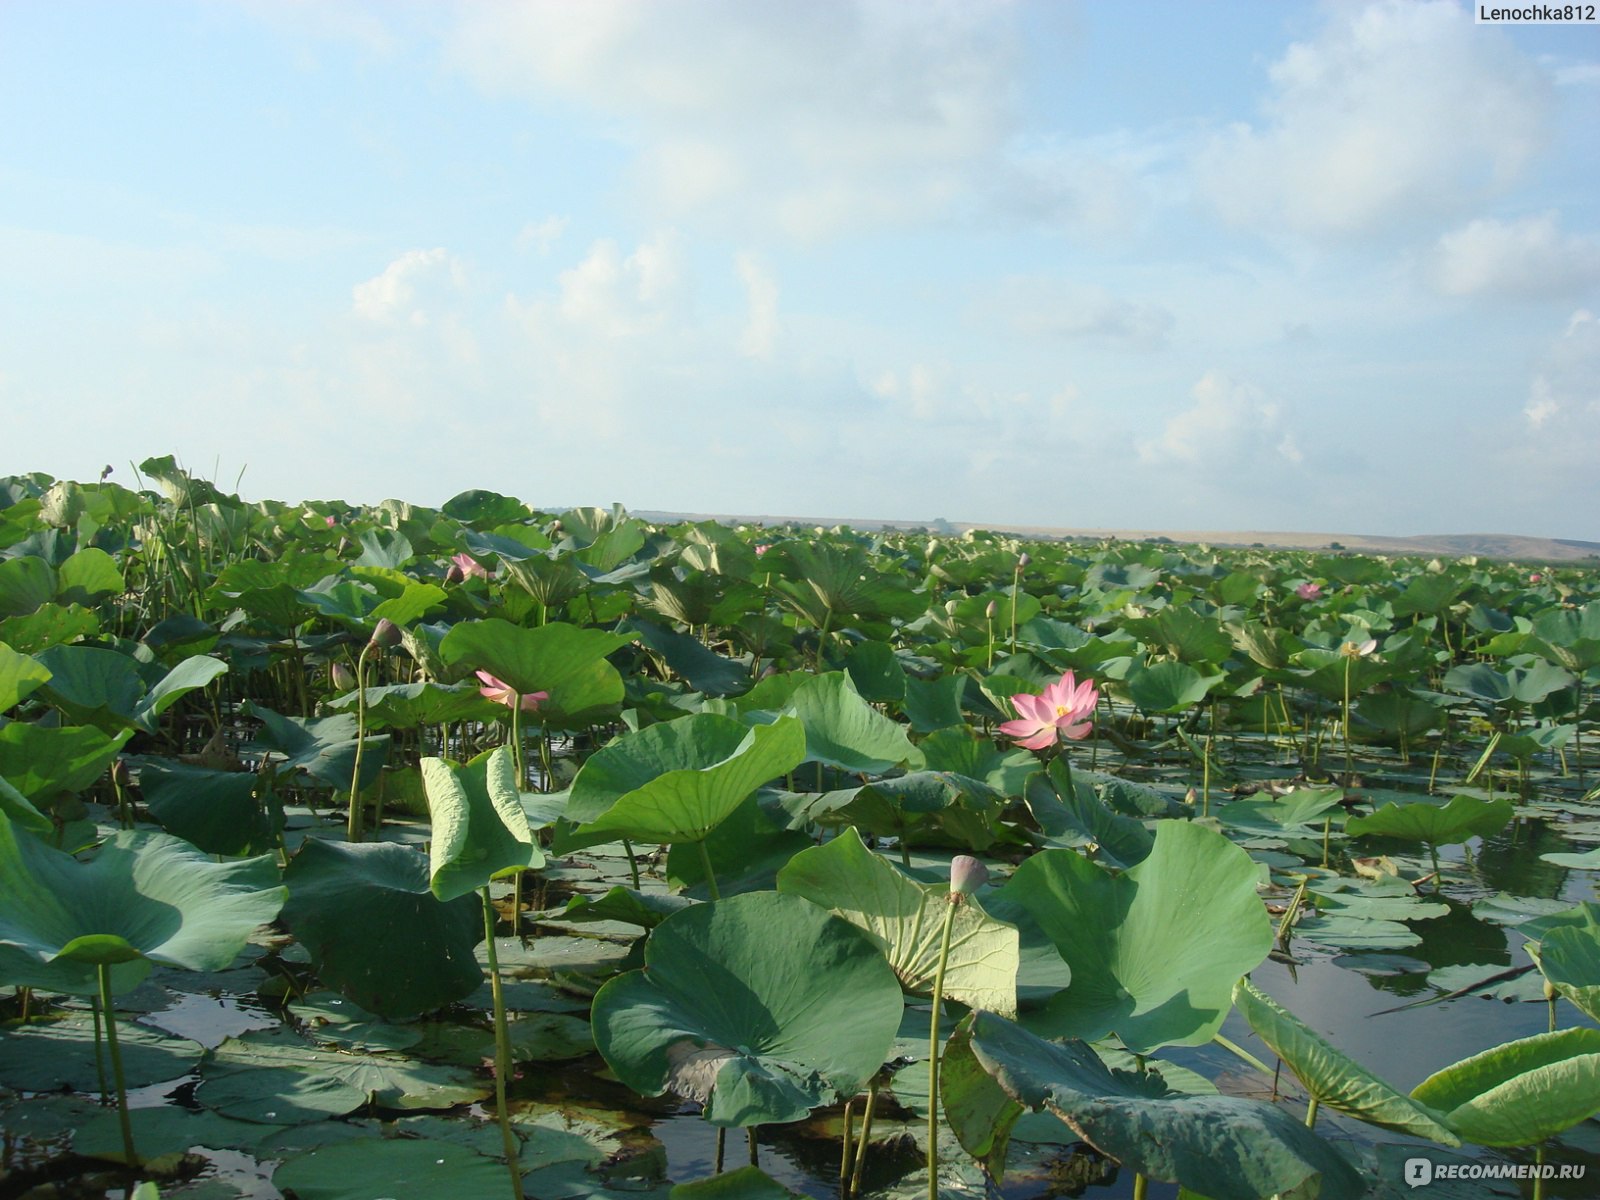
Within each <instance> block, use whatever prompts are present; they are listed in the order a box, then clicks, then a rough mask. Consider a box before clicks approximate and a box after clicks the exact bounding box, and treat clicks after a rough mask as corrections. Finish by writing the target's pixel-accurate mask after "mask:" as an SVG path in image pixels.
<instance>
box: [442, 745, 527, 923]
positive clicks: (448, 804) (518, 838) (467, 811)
mask: <svg viewBox="0 0 1600 1200" xmlns="http://www.w3.org/2000/svg"><path fill="white" fill-rule="evenodd" d="M422 780H423V784H424V786H425V787H426V788H427V791H428V810H429V812H430V813H431V814H432V816H433V844H432V847H431V850H430V861H431V867H430V870H431V874H432V879H433V894H434V895H436V896H437V897H438V898H439V899H440V900H454V899H455V898H456V897H457V896H464V895H466V894H467V893H468V892H471V891H475V890H477V889H478V888H481V887H484V886H486V885H487V884H488V882H489V880H490V879H493V878H495V877H496V876H499V875H506V874H511V873H514V872H516V871H520V870H524V869H525V868H528V867H542V866H543V865H544V851H542V850H541V849H540V848H539V843H538V842H537V841H536V840H535V838H534V835H533V831H532V830H531V829H530V828H529V827H528V816H527V813H526V812H524V811H523V808H522V797H521V794H520V792H519V791H518V790H517V772H516V767H515V765H514V764H513V763H512V761H511V750H510V749H509V748H508V747H506V746H500V747H497V748H496V749H494V750H491V751H489V752H487V753H486V754H480V755H479V756H478V757H477V758H475V759H473V760H472V762H470V763H468V764H467V765H466V766H465V767H457V766H456V765H455V764H453V763H450V762H447V761H446V760H444V759H442V758H425V759H423V760H422Z"/></svg>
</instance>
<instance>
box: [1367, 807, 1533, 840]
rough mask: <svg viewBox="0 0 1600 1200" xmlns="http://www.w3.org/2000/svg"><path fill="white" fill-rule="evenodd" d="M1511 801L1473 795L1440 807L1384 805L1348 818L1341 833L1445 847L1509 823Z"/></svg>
mask: <svg viewBox="0 0 1600 1200" xmlns="http://www.w3.org/2000/svg"><path fill="white" fill-rule="evenodd" d="M1512 816H1513V808H1512V804H1511V801H1509V800H1507V799H1505V798H1504V797H1501V798H1500V799H1498V800H1482V799H1479V798H1478V797H1476V796H1456V797H1454V798H1453V799H1452V800H1451V801H1450V803H1448V804H1446V805H1443V806H1442V807H1441V806H1439V805H1435V804H1428V803H1426V802H1424V801H1418V802H1414V803H1411V804H1385V805H1384V806H1383V807H1382V808H1380V809H1378V811H1377V812H1375V813H1373V814H1371V815H1370V816H1365V817H1351V818H1350V819H1349V820H1348V821H1346V822H1345V826H1344V831H1345V832H1346V833H1348V834H1349V835H1350V836H1351V837H1365V836H1374V837H1392V838H1403V839H1405V840H1407V841H1414V842H1426V843H1427V844H1428V845H1431V846H1447V845H1450V844H1452V843H1455V842H1465V841H1468V840H1469V839H1471V838H1475V837H1488V836H1489V835H1490V834H1494V833H1498V832H1500V830H1502V829H1504V828H1505V827H1506V825H1508V824H1510V822H1511V818H1512Z"/></svg>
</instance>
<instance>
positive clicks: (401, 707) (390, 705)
mask: <svg viewBox="0 0 1600 1200" xmlns="http://www.w3.org/2000/svg"><path fill="white" fill-rule="evenodd" d="M475 683H476V681H474V685H475ZM356 701H357V693H355V692H347V693H346V694H345V695H343V696H339V697H337V698H336V699H334V700H330V701H329V702H328V707H329V708H330V709H332V710H333V711H334V712H351V711H353V710H354V709H355V707H356ZM366 705H367V728H368V729H415V728H416V727H417V726H419V725H444V724H447V723H450V722H454V721H460V720H465V719H469V718H470V719H477V720H484V719H486V718H492V717H494V716H498V715H503V714H504V713H505V708H504V707H503V706H501V705H498V704H495V703H493V702H492V701H489V700H485V699H484V698H483V696H482V695H481V694H479V692H478V689H477V687H476V686H469V685H467V684H444V683H432V682H421V683H395V684H390V685H389V686H388V687H369V688H367V689H366Z"/></svg>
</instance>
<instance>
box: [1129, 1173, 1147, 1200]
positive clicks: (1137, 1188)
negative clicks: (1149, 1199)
mask: <svg viewBox="0 0 1600 1200" xmlns="http://www.w3.org/2000/svg"><path fill="white" fill-rule="evenodd" d="M1149 1189H1150V1181H1149V1180H1148V1179H1146V1178H1145V1177H1144V1176H1143V1175H1135V1176H1134V1177H1133V1200H1145V1196H1146V1195H1147V1194H1148V1192H1149Z"/></svg>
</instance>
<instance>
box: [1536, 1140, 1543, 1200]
mask: <svg viewBox="0 0 1600 1200" xmlns="http://www.w3.org/2000/svg"><path fill="white" fill-rule="evenodd" d="M1533 1166H1534V1171H1533V1200H1544V1143H1543V1142H1540V1143H1539V1148H1538V1149H1537V1150H1535V1151H1534V1152H1533Z"/></svg>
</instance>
